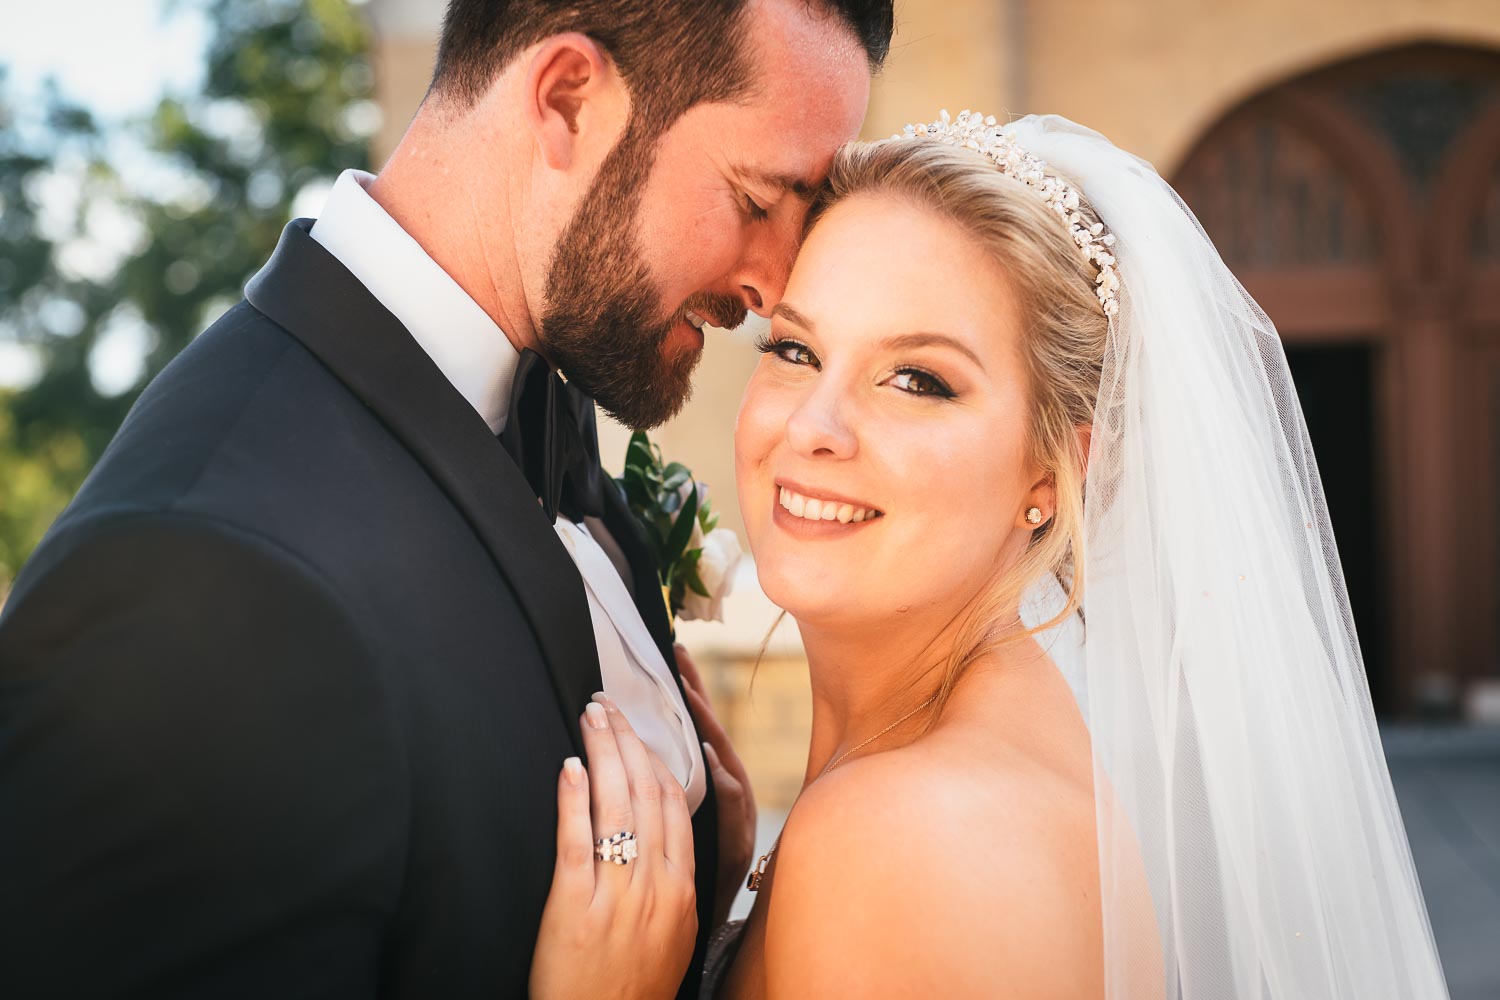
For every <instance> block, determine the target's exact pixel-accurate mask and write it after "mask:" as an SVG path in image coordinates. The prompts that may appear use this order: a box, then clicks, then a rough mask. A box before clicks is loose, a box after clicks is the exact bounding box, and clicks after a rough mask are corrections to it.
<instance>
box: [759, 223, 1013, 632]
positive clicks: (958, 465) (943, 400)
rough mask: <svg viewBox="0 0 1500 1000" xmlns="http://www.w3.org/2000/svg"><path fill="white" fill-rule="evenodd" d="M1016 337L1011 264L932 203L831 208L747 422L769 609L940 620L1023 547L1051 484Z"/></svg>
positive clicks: (778, 321)
mask: <svg viewBox="0 0 1500 1000" xmlns="http://www.w3.org/2000/svg"><path fill="white" fill-rule="evenodd" d="M1020 331H1021V316H1020V312H1019V308H1018V304H1017V303H1016V301H1015V298H1014V296H1013V293H1012V291H1011V286H1010V282H1009V280H1008V279H1007V277H1006V275H1005V273H1004V271H1003V270H1002V269H1001V268H1000V266H999V265H998V264H996V263H994V262H993V261H992V260H990V259H989V258H988V257H987V256H986V255H985V254H984V253H983V252H982V250H981V249H980V248H979V246H978V245H977V244H976V243H975V242H974V240H973V239H972V238H971V237H970V236H968V235H967V234H966V233H964V232H963V231H962V230H961V229H959V228H958V227H957V226H955V225H954V224H952V223H950V222H948V221H946V220H944V219H942V218H939V217H938V216H937V214H936V213H934V212H930V211H924V210H921V209H919V208H916V207H913V206H912V205H911V204H910V203H908V202H907V201H905V200H898V199H896V198H895V197H893V196H888V195H876V194H862V195H855V196H853V197H852V198H849V199H848V200H846V201H844V202H841V203H840V204H838V205H837V206H835V207H834V208H833V209H832V211H831V212H830V213H829V214H828V215H827V216H825V217H824V219H823V220H822V221H821V222H820V223H819V224H818V225H817V227H816V228H815V229H814V230H813V232H812V233H811V234H810V235H809V237H808V239H807V242H806V244H805V245H804V246H803V248H802V252H801V255H800V256H799V257H798V258H797V263H796V266H795V268H794V269H793V271H792V274H791V277H790V279H789V282H788V284H787V289H786V295H785V296H784V297H783V299H782V301H781V303H780V305H778V306H777V307H776V309H775V311H774V312H773V315H772V322H771V330H770V333H769V335H768V338H767V343H766V344H765V345H764V346H765V347H766V348H768V349H767V350H766V352H765V354H764V355H763V357H762V358H761V361H760V364H759V367H757V368H756V371H755V374H754V376H753V377H752V378H751V380H750V384H749V386H748V388H747V389H746V391H745V398H744V402H743V403H742V405H741V408H740V415H739V421H738V424H737V426H736V430H735V454H736V471H737V474H738V485H739V495H740V507H741V510H742V511H743V513H744V518H745V528H746V532H747V534H748V536H749V540H750V546H751V549H752V550H753V552H754V555H755V561H756V568H757V571H758V573H759V576H760V581H761V586H762V587H763V588H764V589H765V592H766V594H767V595H768V596H769V597H770V598H771V599H772V600H773V601H774V602H775V603H776V604H778V605H779V606H781V607H783V608H786V609H787V610H788V611H790V612H791V613H792V614H793V615H794V616H795V617H796V618H797V619H798V620H799V621H802V622H804V623H809V624H811V623H826V624H829V625H836V624H840V623H842V624H860V623H870V624H871V625H874V624H876V623H879V626H880V627H888V626H889V625H890V624H892V623H893V622H895V621H899V620H901V619H900V618H899V617H897V616H901V615H906V614H910V615H913V616H915V615H922V616H923V617H929V616H936V618H937V619H938V620H939V621H944V620H946V619H945V618H944V616H947V615H950V614H951V615H956V614H958V613H960V611H961V610H962V609H963V608H964V607H965V606H966V605H967V604H968V603H969V602H970V601H972V600H973V599H974V598H975V597H976V596H977V595H978V594H979V593H981V591H982V590H984V589H985V588H987V586H988V585H989V584H991V583H992V582H993V581H994V580H995V579H996V578H997V577H998V576H999V575H1000V574H1001V573H1003V572H1004V570H1005V568H1006V567H1007V566H1008V565H1009V564H1010V563H1011V562H1013V561H1014V560H1015V559H1016V558H1017V557H1018V556H1019V555H1020V554H1021V553H1022V552H1023V551H1024V549H1025V545H1026V539H1027V536H1028V529H1029V526H1028V525H1027V524H1026V522H1025V520H1024V512H1025V509H1026V507H1027V506H1029V505H1030V503H1031V502H1033V500H1034V499H1035V498H1037V497H1038V496H1039V495H1040V494H1039V493H1038V490H1039V487H1038V483H1037V480H1038V472H1037V470H1036V469H1035V468H1034V467H1032V466H1031V465H1030V463H1029V462H1028V459H1027V456H1026V448H1025V429H1026V426H1027V400H1028V395H1027V382H1026V377H1025V372H1024V369H1023V366H1022V361H1021V356H1020V354H1019V344H1020ZM830 511H832V514H830ZM830 517H832V519H831V520H830V519H829V518H830Z"/></svg>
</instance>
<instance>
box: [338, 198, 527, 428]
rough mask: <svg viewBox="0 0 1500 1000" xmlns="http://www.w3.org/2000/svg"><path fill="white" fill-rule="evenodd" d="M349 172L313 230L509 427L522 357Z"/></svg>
mask: <svg viewBox="0 0 1500 1000" xmlns="http://www.w3.org/2000/svg"><path fill="white" fill-rule="evenodd" d="M374 179H375V176H374V175H373V174H369V173H366V172H365V171H363V170H345V171H344V172H343V173H342V174H340V175H339V178H338V180H337V181H336V182H335V183H334V185H333V190H332V191H330V192H329V194H328V201H327V203H326V204H325V205H324V207H323V214H322V215H321V216H319V217H318V220H317V222H315V223H314V224H313V227H312V238H313V239H315V240H317V241H318V242H319V243H320V244H322V245H323V247H324V248H325V249H326V250H327V251H328V252H329V253H331V254H333V256H334V257H335V258H337V259H338V261H339V263H340V264H343V265H344V267H346V268H348V269H349V272H350V273H351V274H353V275H354V277H355V278H356V279H358V281H359V283H360V284H362V285H364V286H365V288H366V289H367V290H368V291H369V292H370V294H371V295H373V296H375V298H376V300H377V301H379V302H380V304H381V305H383V306H385V308H386V310H387V311H389V312H390V314H391V315H393V316H395V317H396V319H397V320H398V321H399V322H400V323H401V325H402V326H404V327H406V330H407V332H408V333H410V334H411V336H412V339H413V340H415V341H416V342H417V344H418V345H419V346H420V347H421V348H422V350H424V351H426V352H427V356H428V357H430V358H431V359H432V361H433V363H434V364H436V365H437V367H438V370H439V371H441V372H442V373H443V376H444V377H445V378H447V379H448V381H449V382H451V383H452V384H453V387H454V388H455V389H457V390H458V391H459V393H460V394H461V395H462V396H463V397H464V399H466V400H468V402H469V405H470V406H472V407H474V409H475V410H476V411H477V412H478V413H479V415H480V416H481V417H482V418H484V422H485V423H486V424H488V425H489V428H490V430H491V431H493V432H494V433H496V434H499V433H500V432H501V431H502V430H504V429H505V420H506V417H507V415H508V412H509V409H510V391H511V382H512V381H513V379H514V376H515V372H516V362H517V361H518V360H519V359H520V354H519V352H518V351H517V350H516V349H515V347H514V346H513V345H512V344H511V342H510V340H509V339H507V338H506V336H505V333H504V332H503V331H502V330H501V329H500V327H499V326H498V325H497V324H496V323H495V321H494V320H492V319H491V318H490V317H489V314H488V313H486V312H485V311H484V310H483V309H481V308H480V307H479V303H477V302H475V301H474V300H473V299H472V298H470V297H469V295H468V293H467V292H465V291H464V290H463V289H462V288H460V287H459V285H458V282H456V281H454V280H453V278H452V277H451V276H449V274H448V272H446V271H444V270H443V269H442V267H440V266H439V265H438V263H437V261H435V260H433V259H432V258H431V257H430V256H428V254H427V251H425V250H423V249H422V245H421V244H420V243H418V242H417V241H416V240H414V239H412V237H411V235H410V234H409V233H407V232H406V230H404V229H402V228H401V226H400V224H399V223H397V222H396V220H395V219H393V218H391V217H390V215H389V214H387V213H386V211H385V209H384V208H382V207H381V206H380V204H379V202H377V201H376V200H375V199H374V198H371V197H370V194H369V192H368V191H366V190H365V188H366V187H368V186H369V184H370V183H371V182H372V181H373V180H374Z"/></svg>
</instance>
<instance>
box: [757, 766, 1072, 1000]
mask: <svg viewBox="0 0 1500 1000" xmlns="http://www.w3.org/2000/svg"><path fill="white" fill-rule="evenodd" d="M920 760H921V758H916V761H920ZM1094 845H1095V834H1094V826H1093V811H1092V802H1091V801H1088V802H1084V801H1080V800H1079V797H1078V796H1076V795H1070V794H1066V793H1063V794H1059V789H1057V788H1055V787H1048V784H1047V782H1046V780H1045V779H1036V780H1027V779H1020V780H1016V781H1012V782H995V781H994V780H992V779H976V778H975V777H973V776H971V775H965V774H963V773H962V772H958V773H952V772H950V773H948V774H941V773H938V774H934V773H932V769H930V768H923V767H919V766H916V764H915V761H912V760H907V761H903V760H900V759H899V755H882V756H881V757H877V758H871V759H869V760H866V761H863V762H856V763H851V765H849V766H848V767H847V768H846V769H842V770H841V772H835V773H833V774H830V775H828V776H827V777H826V778H824V779H823V780H821V781H819V782H817V783H816V784H815V785H813V786H812V787H810V788H809V789H808V791H807V792H806V793H804V795H803V797H802V799H801V800H800V801H799V802H798V804H797V807H796V809H795V810H794V811H793V813H792V816H791V818H790V819H789V821H788V824H787V827H786V830H785V832H784V833H783V835H782V842H781V847H780V848H779V850H778V852H777V856H776V861H775V864H776V870H775V873H774V881H773V884H772V897H771V904H770V911H769V914H768V917H767V921H766V946H765V970H766V977H767V996H768V997H771V998H773V1000H774V998H793V997H807V996H860V997H897V996H901V997H907V996H943V997H965V996H973V997H981V996H983V997H993V996H997V995H1006V996H1025V997H1035V998H1048V997H1056V998H1058V1000H1062V998H1068V1000H1077V998H1079V997H1088V996H1097V995H1099V984H1100V982H1101V980H1100V971H1099V968H1098V966H1097V963H1098V962H1099V960H1100V956H1099V951H1100V948H1099V940H1100V937H1099V934H1100V931H1099V918H1098V878H1097V868H1096V862H1095V860H1094V859H1095V857H1096V848H1095V846H1094Z"/></svg>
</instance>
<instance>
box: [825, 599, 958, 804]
mask: <svg viewBox="0 0 1500 1000" xmlns="http://www.w3.org/2000/svg"><path fill="white" fill-rule="evenodd" d="M798 624H799V628H800V630H801V633H802V644H803V648H804V650H805V651H806V653H807V662H808V670H809V675H810V677H811V682H812V703H813V719H812V738H811V743H810V745H809V749H808V758H807V774H806V776H805V779H804V781H805V782H811V781H813V780H814V779H816V778H817V777H818V776H819V775H820V774H821V773H822V772H823V769H824V768H825V767H827V766H828V764H829V762H831V761H833V760H834V759H835V758H837V757H838V756H839V755H840V754H842V753H844V752H845V751H847V750H849V749H851V748H852V747H854V746H856V745H858V744H859V742H860V741H862V740H865V739H868V738H869V737H871V736H874V735H875V734H876V733H878V732H880V730H881V729H883V728H884V727H886V726H888V725H890V724H891V723H893V722H895V721H896V720H898V719H900V718H901V717H902V716H903V715H905V714H906V713H908V712H911V711H912V710H913V709H915V708H917V707H918V706H919V705H921V704H922V702H923V701H925V700H927V699H929V698H931V697H932V696H933V695H934V694H936V693H937V691H938V688H939V686H940V685H941V684H942V680H943V676H944V673H945V672H946V670H947V668H948V664H949V661H950V659H951V657H952V653H953V649H954V643H955V641H956V639H957V633H958V631H959V622H958V621H953V622H950V623H948V624H947V625H946V626H934V627H930V628H927V629H921V628H915V627H907V628H901V629H891V628H879V627H877V628H871V627H869V626H864V627H819V626H818V625H816V624H811V623H805V622H799V623H798ZM925 721H926V716H925V715H923V713H921V712H917V713H916V714H915V715H914V716H913V717H912V719H911V721H910V722H907V723H904V724H903V725H901V726H899V727H898V730H899V732H898V731H893V732H892V734H891V739H893V740H896V741H899V740H901V739H903V738H905V739H910V738H911V734H913V733H917V732H920V731H921V728H922V724H923V723H924V722H925ZM882 749H889V747H885V746H882Z"/></svg>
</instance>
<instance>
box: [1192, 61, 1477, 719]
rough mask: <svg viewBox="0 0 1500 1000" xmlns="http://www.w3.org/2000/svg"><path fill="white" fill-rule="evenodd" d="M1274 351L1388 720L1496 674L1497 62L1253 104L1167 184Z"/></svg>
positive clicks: (1358, 75)
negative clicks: (1324, 499) (1277, 337)
mask: <svg viewBox="0 0 1500 1000" xmlns="http://www.w3.org/2000/svg"><path fill="white" fill-rule="evenodd" d="M1174 184H1175V185H1176V187H1177V189H1178V191H1179V192H1180V193H1181V194H1182V197H1183V199H1184V200H1185V201H1186V202H1187V203H1188V204H1189V205H1190V206H1191V207H1192V208H1193V210H1194V211H1195V212H1196V213H1197V215H1198V217H1199V219H1200V221H1201V222H1202V224H1203V227H1204V229H1206V230H1207V232H1208V234H1209V236H1210V237H1212V238H1213V239H1214V241H1215V243H1216V244H1217V245H1218V247H1219V249H1220V252H1221V253H1222V254H1223V255H1224V258H1225V260H1226V261H1227V262H1228V264H1229V266H1230V267H1231V268H1232V269H1233V270H1234V271H1235V273H1236V275H1237V276H1238V277H1239V278H1240V280H1241V282H1243V283H1244V285H1245V286H1246V288H1247V289H1248V290H1249V291H1250V292H1251V294H1252V295H1254V296H1255V298H1256V299H1257V300H1258V301H1259V302H1260V304H1261V305H1262V306H1263V307H1264V308H1265V310H1266V311H1267V312H1268V313H1269V314H1270V315H1271V318H1272V319H1273V320H1274V321H1275V322H1276V325H1277V328H1278V329H1279V330H1280V332H1281V335H1282V340H1283V342H1284V343H1285V345H1286V349H1287V356H1288V360H1289V362H1290V364H1291V366H1292V371H1293V375H1294V377H1295V378H1296V380H1297V385H1298V394H1299V396H1300V397H1301V399H1302V403H1303V408H1304V411H1305V412H1306V413H1307V418H1308V426H1309V432H1310V433H1311V435H1312V437H1313V443H1314V446H1315V449H1316V452H1317V455H1318V459H1319V466H1320V470H1321V473H1322V476H1323V480H1324V487H1325V490H1326V492H1327V494H1328V500H1329V508H1330V514H1331V516H1332V518H1333V525H1334V531H1335V534H1336V535H1337V536H1338V541H1339V548H1340V553H1341V556H1342V558H1343V562H1344V571H1345V577H1346V580H1347V582H1348V586H1349V595H1350V603H1351V604H1352V605H1353V608H1354V614H1355V619H1356V621H1357V623H1358V625H1359V630H1360V634H1361V636H1362V639H1363V645H1364V648H1365V659H1366V666H1367V670H1368V674H1369V678H1370V687H1371V693H1372V695H1373V697H1374V700H1375V704H1376V708H1377V711H1379V712H1381V713H1382V714H1399V715H1412V714H1417V713H1419V712H1422V711H1429V712H1446V711H1452V710H1454V709H1455V708H1456V707H1457V703H1458V699H1459V697H1460V696H1461V692H1462V691H1463V689H1464V687H1465V685H1466V684H1468V683H1469V682H1471V681H1473V680H1476V679H1478V678H1481V677H1490V676H1494V675H1495V674H1496V673H1497V672H1500V660H1497V653H1496V650H1497V648H1500V513H1497V508H1500V53H1495V52H1487V51H1480V50H1473V49H1464V48H1457V47H1452V46H1439V45H1420V46H1409V47H1405V48H1401V49H1394V50H1388V51H1384V52H1380V53H1375V54H1371V55H1366V56H1362V57H1360V58H1358V59H1354V60H1350V61H1348V62H1344V63H1341V64H1338V65H1335V66H1330V67H1327V68H1325V69H1321V70H1318V71H1316V72H1314V73H1310V74H1308V75H1305V76H1302V77H1299V78H1297V79H1295V80H1292V81H1289V82H1287V83H1284V84H1280V85H1277V86H1275V87H1273V88H1271V89H1269V90H1267V91H1264V92H1262V93H1260V94H1258V95H1256V96H1254V97H1252V98H1251V99H1249V100H1247V101H1245V102H1244V103H1242V104H1241V105H1240V106H1238V107H1237V108H1235V109H1234V110H1232V111H1231V112H1230V113H1228V114H1227V115H1225V116H1224V117H1223V118H1222V119H1220V120H1219V122H1217V123H1216V124H1215V125H1214V126H1212V127H1211V128H1210V129H1209V130H1208V131H1207V132H1206V133H1205V134H1204V136H1203V137H1202V139H1201V140H1200V141H1199V143H1198V144H1197V146H1196V147H1195V148H1194V149H1193V150H1192V152H1191V153H1189V155H1188V156H1187V157H1186V158H1185V160H1184V161H1183V164H1182V166H1181V168H1180V169H1179V170H1178V172H1177V175H1176V177H1175V178H1174Z"/></svg>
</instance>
